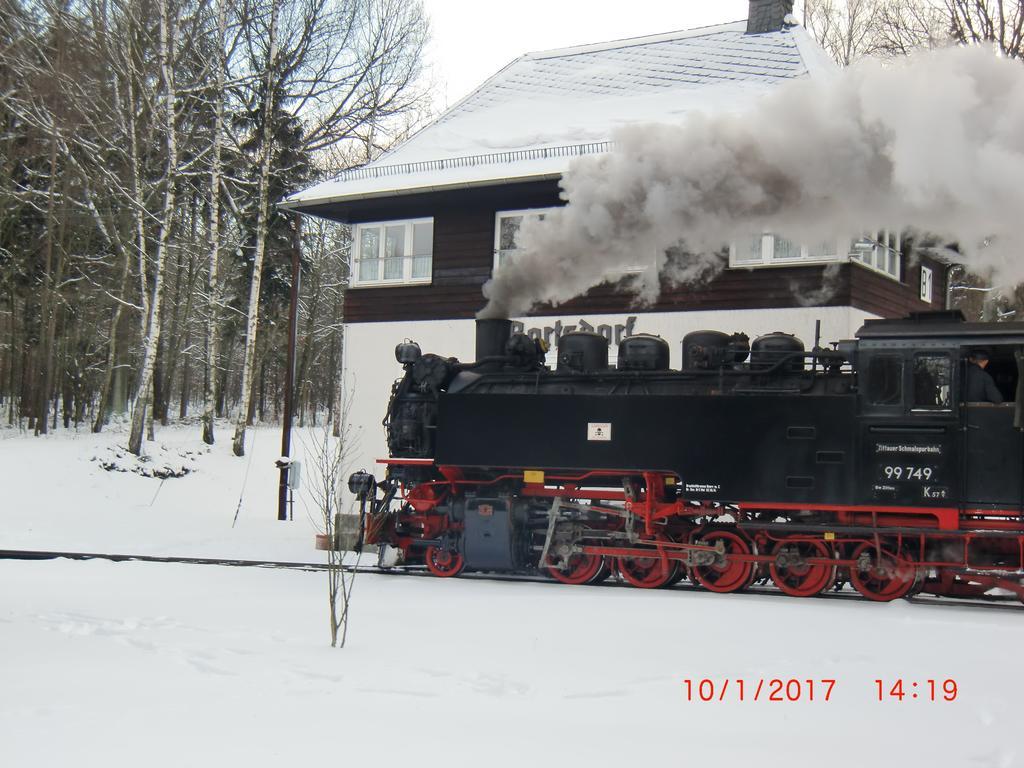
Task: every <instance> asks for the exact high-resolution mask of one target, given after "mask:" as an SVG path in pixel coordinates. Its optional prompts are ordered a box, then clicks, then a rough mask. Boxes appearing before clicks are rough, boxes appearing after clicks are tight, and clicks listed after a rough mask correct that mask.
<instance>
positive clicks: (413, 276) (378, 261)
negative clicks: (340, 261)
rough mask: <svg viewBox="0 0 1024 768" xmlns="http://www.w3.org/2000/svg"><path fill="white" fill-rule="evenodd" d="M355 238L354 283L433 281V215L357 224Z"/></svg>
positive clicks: (409, 283) (399, 283) (354, 284)
mask: <svg viewBox="0 0 1024 768" xmlns="http://www.w3.org/2000/svg"><path fill="white" fill-rule="evenodd" d="M354 240H355V254H356V259H355V268H354V269H353V271H352V272H353V275H354V279H353V283H352V285H353V286H354V287H357V288H358V287H361V286H367V285H414V284H417V283H429V282H430V278H431V274H432V268H433V253H434V220H433V219H408V220H405V221H378V222H374V223H372V224H357V225H356V228H355V233H354Z"/></svg>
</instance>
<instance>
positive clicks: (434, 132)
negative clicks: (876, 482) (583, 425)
mask: <svg viewBox="0 0 1024 768" xmlns="http://www.w3.org/2000/svg"><path fill="white" fill-rule="evenodd" d="M791 11H792V1H791V0H788V1H787V0H750V15H749V18H748V20H747V21H741V22H736V23H732V24H722V25H717V26H713V27H704V28H701V29H693V30H685V31H680V32H670V33H666V34H660V35H651V36H647V37H641V38H633V39H628V40H615V41H611V42H606V43H598V44H593V45H584V46H577V47H573V48H564V49H559V50H553V51H542V52H538V53H530V54H526V55H525V56H522V57H520V58H518V59H516V60H515V61H513V62H512V63H511V64H509V65H508V66H506V67H505V68H504V69H502V70H501V71H500V72H498V73H496V74H495V75H494V76H492V77H491V78H489V79H488V80H487V81H486V82H484V83H483V84H482V85H481V86H480V87H479V88H477V89H476V90H475V91H474V92H472V93H471V94H470V95H469V96H467V97H466V98H464V99H462V100H461V101H459V102H458V103H457V104H455V105H454V106H453V107H451V108H450V109H449V110H448V111H447V112H445V113H444V114H443V115H441V116H440V117H439V118H438V119H437V120H435V121H434V122H432V123H431V124H429V125H428V126H426V127H425V128H423V129H422V130H420V131H419V132H418V133H416V134H415V135H414V136H412V137H411V138H410V139H408V140H407V141H406V142H404V143H403V144H401V145H400V146H398V147H397V148H395V149H394V150H392V151H390V152H388V153H387V154H385V155H383V156H382V157H380V158H379V159H377V160H375V161H373V162H372V163H369V164H367V165H365V166H363V167H361V168H356V169H353V170H349V171H346V172H344V173H342V174H341V175H339V176H338V177H336V178H334V179H331V180H330V181H326V182H323V183H321V184H318V185H316V186H313V187H311V188H309V189H306V190H303V191H301V192H298V193H296V194H294V195H292V196H290V197H289V198H288V199H287V200H286V201H284V203H283V204H282V205H283V206H284V207H286V208H290V209H293V210H296V211H299V212H301V213H305V214H309V215H315V216H320V217H324V218H328V219H332V220H336V221H341V222H347V223H349V224H351V225H353V249H352V250H353V260H352V276H351V284H350V288H349V290H348V293H347V297H346V304H345V318H346V321H345V322H346V325H345V351H344V357H345V360H344V372H345V373H344V376H345V378H344V382H343V386H344V387H345V389H346V398H347V402H350V403H351V404H352V407H351V413H350V419H349V420H350V423H351V427H352V429H353V437H354V438H355V439H356V440H357V441H358V446H359V447H358V450H357V451H356V453H357V459H356V464H358V465H359V466H363V467H365V468H367V469H369V470H371V471H372V466H371V465H372V464H373V460H374V458H375V457H377V456H381V455H384V452H385V441H384V433H383V430H382V429H381V427H380V421H381V418H382V417H383V415H384V412H385V410H386V406H387V400H388V396H389V394H390V386H391V382H392V381H393V380H394V379H395V378H396V377H397V376H398V375H399V374H400V368H399V367H398V365H397V364H396V363H395V360H394V357H393V349H394V346H395V344H396V343H398V342H400V341H402V340H403V339H406V338H410V339H414V340H416V341H417V342H419V343H420V345H421V346H422V347H423V350H424V351H425V352H435V353H437V354H441V355H444V356H454V357H459V358H461V359H472V357H473V344H474V326H473V322H472V319H473V317H474V315H475V313H476V312H477V311H478V310H479V309H480V308H481V307H482V306H483V305H484V299H483V296H482V294H481V287H482V286H483V284H484V282H485V281H486V280H487V279H488V278H489V277H490V276H491V274H492V273H493V270H494V269H496V268H497V267H498V266H499V264H500V262H501V259H502V258H503V256H507V255H508V254H509V253H512V252H514V251H515V249H516V233H517V231H518V228H519V225H520V224H521V222H522V221H523V219H524V217H529V216H543V215H544V212H545V210H548V209H551V208H554V207H556V206H559V205H562V204H564V201H562V200H561V199H560V198H559V188H558V181H559V179H560V177H561V175H562V173H563V172H564V171H565V170H566V169H567V168H568V166H569V163H570V162H572V160H573V159H574V158H576V157H580V156H583V155H590V154H596V153H602V152H608V151H610V150H611V149H612V143H611V142H612V137H613V136H614V134H615V131H616V130H617V129H618V128H620V127H622V126H626V125H630V124H637V123H645V122H661V123H666V122H668V123H672V122H680V121H682V120H683V119H685V117H686V115H687V114H688V113H692V112H694V111H696V110H703V111H715V112H721V111H737V112H739V111H742V110H743V109H744V108H745V107H746V106H748V105H749V104H750V103H751V102H752V101H754V100H756V99H757V98H759V97H761V96H762V95H764V94H765V93H767V92H770V91H771V90H772V89H773V88H775V87H777V86H778V85H780V84H782V83H785V82H787V81H790V80H793V79H794V78H803V77H812V78H828V77H830V76H832V74H833V73H834V72H835V65H834V64H833V63H832V62H831V61H830V60H829V59H828V57H827V56H826V54H825V53H824V52H823V51H822V50H821V49H820V48H819V47H818V45H817V44H816V43H815V42H814V41H813V39H812V38H811V37H810V36H809V35H808V33H807V32H806V30H804V29H803V28H802V27H800V26H799V25H798V24H796V23H795V20H793V19H792V17H791V16H789V15H788V14H789V13H790V12H791ZM791 22H792V23H791ZM645 259H646V257H645V256H644V255H643V254H638V261H637V269H644V268H646V262H645ZM729 259H730V260H729V266H728V268H727V269H724V270H723V271H722V272H721V273H720V274H719V275H718V276H717V277H715V278H714V279H713V280H712V281H711V282H710V283H708V284H705V285H702V286H700V287H698V288H694V287H687V286H675V287H671V286H666V287H665V290H663V291H662V294H661V297H660V299H659V300H658V301H657V302H656V303H655V304H653V305H650V306H645V307H643V308H634V307H632V306H631V297H630V296H629V295H627V294H623V293H621V292H618V291H617V290H616V286H615V284H614V283H609V284H605V285H603V286H600V287H597V288H595V289H592V290H591V291H590V292H588V293H587V294H586V295H585V296H582V297H580V298H578V299H575V300H573V301H572V302H569V303H568V304H565V305H562V306H559V307H557V308H550V307H549V308H538V310H537V311H536V312H534V313H532V314H531V315H530V316H528V317H523V318H515V320H516V321H517V322H519V323H521V324H522V329H523V330H525V331H527V332H529V333H531V334H533V335H536V336H540V337H543V338H545V339H546V340H547V341H548V342H549V343H551V345H552V346H557V341H558V337H559V335H560V334H561V333H564V332H567V331H569V330H572V329H574V328H575V329H579V328H584V329H587V328H592V329H596V330H598V331H599V332H601V333H604V334H605V335H606V336H608V337H609V341H610V342H611V344H612V350H611V351H612V354H611V357H612V359H613V360H614V353H615V348H616V345H617V342H618V341H619V340H620V339H621V337H622V336H623V335H626V334H629V333H639V332H645V333H656V334H659V335H661V336H662V337H664V338H665V339H667V340H668V341H669V342H670V343H671V344H672V345H673V349H674V351H673V365H675V366H678V365H679V363H680V355H681V353H680V350H679V348H678V342H679V340H681V339H682V337H683V336H684V335H685V334H686V333H688V332H690V331H693V330H697V329H702V328H709V329H717V330H721V331H725V332H727V333H733V332H745V333H747V334H748V335H749V336H750V337H751V338H754V337H755V336H757V335H760V334H762V333H768V332H771V331H776V330H782V331H788V332H792V333H795V334H797V335H798V336H801V337H803V338H804V340H805V341H808V342H809V341H811V340H812V338H813V336H812V335H813V332H814V327H815V321H818V320H820V321H821V327H822V338H823V339H824V340H826V341H827V340H835V339H840V338H849V337H851V336H852V335H853V332H854V331H855V330H856V329H857V328H858V327H859V326H860V325H861V324H862V323H863V321H864V319H865V318H867V317H875V316H896V315H902V314H904V313H906V312H907V311H915V310H916V311H919V310H924V309H928V308H941V307H942V304H943V300H944V277H945V273H944V271H943V270H942V269H941V268H940V267H939V265H935V264H931V263H929V262H927V261H921V262H917V263H915V264H910V263H909V260H906V259H904V258H903V254H902V248H901V243H900V237H899V234H898V233H888V232H881V233H877V234H875V233H872V237H871V238H870V239H866V240H865V241H863V242H861V243H859V244H858V247H856V248H853V247H851V243H850V242H849V241H845V242H841V241H840V242H837V243H823V244H819V245H817V246H811V247H808V246H802V245H799V244H794V243H790V242H788V241H786V240H784V239H782V238H780V237H777V236H774V235H772V234H770V233H765V234H763V235H758V236H756V237H752V238H751V240H750V242H746V243H736V244H734V245H733V247H732V249H731V253H730V257H729ZM651 260H652V261H653V258H652V259H651ZM354 468H356V467H354Z"/></svg>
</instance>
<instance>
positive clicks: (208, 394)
mask: <svg viewBox="0 0 1024 768" xmlns="http://www.w3.org/2000/svg"><path fill="white" fill-rule="evenodd" d="M227 27H228V0H219V2H218V3H217V59H218V60H217V85H216V88H217V92H216V94H215V95H214V98H215V99H216V100H217V101H216V108H215V111H214V118H213V137H212V138H213V152H212V156H211V159H210V222H209V227H208V229H207V253H208V259H209V265H208V267H207V278H206V295H207V300H208V302H209V304H208V307H207V316H206V391H205V393H204V394H205V399H204V402H203V442H204V443H206V444H207V445H213V441H214V434H213V419H214V414H215V411H216V408H217V375H216V372H217V355H218V353H219V349H218V343H217V342H218V341H219V336H218V333H217V325H218V321H219V320H220V304H221V285H220V279H219V273H218V269H219V266H220V176H221V146H222V141H221V133H222V132H223V130H224V99H225V92H224V81H225V80H226V78H227V67H228V61H227V53H226V46H227V40H226V39H225V38H226V37H227Z"/></svg>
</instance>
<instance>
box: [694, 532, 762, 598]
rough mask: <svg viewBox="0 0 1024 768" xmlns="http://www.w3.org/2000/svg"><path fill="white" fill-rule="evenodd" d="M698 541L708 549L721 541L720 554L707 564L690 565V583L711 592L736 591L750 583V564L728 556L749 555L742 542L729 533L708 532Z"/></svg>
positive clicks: (752, 573) (751, 567) (751, 568)
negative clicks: (691, 575) (691, 580)
mask: <svg viewBox="0 0 1024 768" xmlns="http://www.w3.org/2000/svg"><path fill="white" fill-rule="evenodd" d="M700 540H701V542H702V543H704V544H707V545H708V546H710V547H714V546H716V545H717V544H718V542H722V545H723V553H722V554H721V555H717V556H716V557H715V561H714V562H713V563H711V564H710V565H695V566H693V569H692V573H693V579H694V581H696V582H697V583H698V584H700V585H701V586H702V587H704V588H705V589H710V590H711V591H712V592H736V591H737V590H740V589H743V588H744V587H746V586H747V585H748V584H750V580H751V579H752V578H753V576H754V563H751V562H744V561H742V560H736V559H735V558H734V557H730V555H749V554H751V550H750V545H749V544H748V543H747V541H746V539H744V538H743V537H742V536H740V535H739V534H737V533H733V532H732V531H709V532H708V533H705V534H704V535H703V536H701V537H700ZM700 554H704V553H700Z"/></svg>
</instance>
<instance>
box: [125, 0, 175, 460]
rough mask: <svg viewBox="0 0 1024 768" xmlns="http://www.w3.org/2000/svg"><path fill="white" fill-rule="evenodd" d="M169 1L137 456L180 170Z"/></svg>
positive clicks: (135, 420) (132, 439)
mask: <svg viewBox="0 0 1024 768" xmlns="http://www.w3.org/2000/svg"><path fill="white" fill-rule="evenodd" d="M167 3H168V0H160V70H161V79H162V80H163V87H164V113H165V114H164V120H165V124H164V130H165V131H166V133H167V137H166V141H167V171H166V178H165V186H164V206H163V216H162V218H161V220H160V224H159V233H158V235H157V245H156V255H155V257H154V262H155V263H154V273H155V280H154V283H153V298H152V301H151V302H150V306H149V323H148V333H147V336H146V339H145V343H144V344H143V353H142V365H141V366H140V372H139V381H138V383H137V387H136V392H137V393H138V394H137V395H136V398H135V410H134V411H133V413H132V429H131V434H130V435H129V438H128V451H129V452H130V453H133V454H135V455H136V456H138V455H140V454H141V453H142V433H143V430H144V429H145V426H146V416H147V413H148V410H149V397H150V390H151V388H152V384H153V366H154V364H155V362H156V350H157V346H158V345H159V343H160V299H161V296H162V294H163V280H164V259H165V255H166V253H167V243H168V238H169V237H170V231H171V224H172V221H173V217H174V173H175V171H176V169H177V167H178V145H177V136H176V129H175V124H174V112H175V107H176V105H177V98H176V97H175V88H174V75H173V71H172V68H171V56H172V46H173V35H172V33H171V31H170V29H169V27H170V19H169V17H168V9H167Z"/></svg>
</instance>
